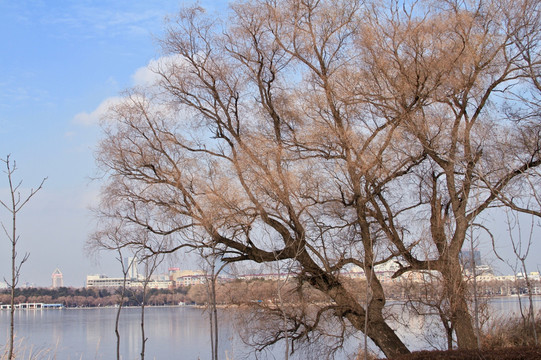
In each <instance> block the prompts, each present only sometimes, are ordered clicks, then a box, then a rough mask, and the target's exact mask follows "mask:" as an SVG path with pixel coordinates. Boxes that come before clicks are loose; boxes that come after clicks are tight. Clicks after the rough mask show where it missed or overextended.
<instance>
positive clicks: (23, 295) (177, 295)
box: [0, 287, 190, 307]
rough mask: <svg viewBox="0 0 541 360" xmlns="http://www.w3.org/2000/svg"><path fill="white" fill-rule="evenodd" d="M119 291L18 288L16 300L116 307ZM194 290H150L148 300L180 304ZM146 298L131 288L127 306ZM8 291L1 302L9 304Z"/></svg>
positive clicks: (156, 302)
mask: <svg viewBox="0 0 541 360" xmlns="http://www.w3.org/2000/svg"><path fill="white" fill-rule="evenodd" d="M119 290H120V289H116V290H112V291H111V290H107V289H92V288H71V287H60V288H57V289H51V288H21V289H15V303H16V304H18V303H48V304H52V303H54V304H63V305H64V306H66V307H95V306H112V305H115V304H118V301H119V295H118V294H119ZM189 290H190V289H189V288H188V287H186V288H178V289H172V290H169V289H165V290H162V289H150V290H148V291H147V295H146V299H147V300H146V303H147V304H149V305H177V304H178V303H179V302H185V301H188V299H187V298H186V294H187V292H188V291H189ZM142 299H143V294H142V292H141V291H131V290H128V291H127V297H126V301H125V302H124V304H125V305H129V306H137V305H140V304H141V302H142ZM9 303H10V294H9V291H8V290H4V291H2V292H1V293H0V304H9Z"/></svg>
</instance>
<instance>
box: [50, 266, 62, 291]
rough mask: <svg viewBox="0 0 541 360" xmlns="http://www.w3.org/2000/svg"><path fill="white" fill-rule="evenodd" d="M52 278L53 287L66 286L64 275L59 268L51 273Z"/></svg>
mask: <svg viewBox="0 0 541 360" xmlns="http://www.w3.org/2000/svg"><path fill="white" fill-rule="evenodd" d="M51 279H52V282H53V285H52V288H53V289H57V288H59V287H62V286H64V276H63V275H62V273H61V272H60V270H59V269H58V268H56V269H55V271H53V274H52V275H51Z"/></svg>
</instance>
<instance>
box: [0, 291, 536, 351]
mask: <svg viewBox="0 0 541 360" xmlns="http://www.w3.org/2000/svg"><path fill="white" fill-rule="evenodd" d="M523 305H526V302H524V303H523ZM491 306H492V308H493V309H494V314H504V315H505V314H507V315H511V314H513V313H514V314H519V307H518V301H517V298H516V297H512V298H499V299H493V300H491ZM535 307H536V310H539V309H540V308H541V298H536V299H535ZM115 314H116V309H114V308H93V309H63V310H34V311H17V312H16V313H15V326H16V334H17V337H18V338H19V339H20V341H22V344H23V348H24V349H25V356H24V358H25V359H26V358H28V357H29V354H30V353H33V354H36V353H39V352H40V351H41V352H45V351H49V355H46V356H45V355H42V356H38V357H37V358H38V359H71V360H80V359H82V360H86V359H112V358H114V356H115V354H116V352H115V351H116V350H115V349H116V337H115V334H114V322H115ZM230 315H231V311H229V312H228V311H222V312H221V315H220V332H221V333H220V339H219V340H220V359H234V360H239V359H244V358H248V359H252V358H254V357H255V356H254V354H253V353H250V352H249V350H250V349H249V348H247V347H246V346H245V345H244V344H243V343H242V342H241V341H240V339H239V338H238V336H237V335H236V331H235V329H234V325H233V323H234V322H233V320H232V319H231V316H230ZM411 320H413V321H412V322H411V323H410V326H412V327H415V326H416V325H415V324H416V323H417V321H415V320H414V319H411ZM418 325H419V326H420V327H422V326H423V325H422V323H420V322H419V324H418ZM8 326H9V313H8V312H7V311H0V331H2V332H3V334H2V333H0V336H2V335H3V336H2V337H1V339H6V338H7V336H8V331H9V330H8ZM208 326H209V325H208V319H207V316H206V314H204V313H203V312H202V310H200V309H195V308H187V307H163V308H161V307H154V308H147V309H146V310H145V332H146V336H147V338H148V341H147V343H146V351H145V358H146V359H194V360H197V359H201V360H204V359H209V358H210V340H209V330H208ZM398 328H399V329H398V333H399V334H400V335H401V337H402V338H403V339H404V341H405V342H406V343H407V344H408V346H410V348H412V350H417V349H420V348H424V347H426V344H423V343H422V342H419V338H417V337H415V336H412V334H411V332H410V331H411V328H410V330H408V331H401V330H405V329H400V326H398ZM120 332H121V354H122V358H123V359H125V360H128V359H137V358H139V353H140V351H141V350H140V349H141V335H140V333H141V329H140V309H137V308H125V309H123V310H122V315H121V321H120ZM408 333H409V339H408V335H406V334H408ZM4 334H5V335H4ZM0 345H4V344H3V342H0ZM51 354H52V355H51ZM266 355H267V358H271V359H273V358H276V359H281V358H283V356H282V351H281V350H276V353H275V354H266ZM263 357H264V356H263ZM295 358H297V359H302V358H303V357H302V354H299V355H297V356H295V357H292V359H295ZM346 358H347V357H345V356H344V359H346Z"/></svg>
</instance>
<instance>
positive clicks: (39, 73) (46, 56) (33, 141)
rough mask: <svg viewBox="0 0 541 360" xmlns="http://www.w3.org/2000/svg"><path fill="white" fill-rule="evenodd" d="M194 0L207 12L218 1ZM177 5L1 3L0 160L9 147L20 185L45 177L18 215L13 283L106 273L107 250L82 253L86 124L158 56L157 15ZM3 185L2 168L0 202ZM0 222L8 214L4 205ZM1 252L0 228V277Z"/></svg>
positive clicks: (110, 267) (95, 186)
mask: <svg viewBox="0 0 541 360" xmlns="http://www.w3.org/2000/svg"><path fill="white" fill-rule="evenodd" d="M200 3H201V4H202V5H203V6H205V7H206V8H207V9H208V10H209V11H216V10H217V9H223V8H224V7H225V5H226V3H225V1H214V2H213V1H200ZM186 4H190V3H186ZM181 5H182V2H179V1H168V0H162V1H137V0H135V1H134V0H130V1H124V0H122V1H118V0H116V1H79V0H77V1H75V0H74V1H56V0H55V1H25V0H22V1H4V0H0V43H1V44H2V45H1V48H0V49H1V50H0V51H1V53H0V157H1V158H5V157H6V155H7V154H11V158H12V159H13V160H16V161H17V166H18V168H19V170H18V171H17V173H16V174H15V176H16V178H17V179H22V180H23V188H24V187H28V188H29V187H32V186H36V185H37V184H39V182H40V181H41V179H42V178H43V177H48V180H47V182H46V184H45V187H44V189H43V190H42V191H41V192H40V193H39V194H38V195H37V196H36V197H35V199H33V200H32V201H31V202H30V203H29V204H28V205H27V207H26V208H25V209H23V210H22V211H21V212H20V213H19V220H18V229H19V233H20V235H21V240H20V243H19V244H20V251H19V253H20V254H22V253H23V252H25V251H29V252H30V259H29V261H28V263H26V264H25V266H24V267H23V270H22V275H21V281H22V282H30V283H34V284H36V285H38V286H49V285H50V282H51V278H50V277H51V274H52V272H53V271H54V270H55V268H56V267H59V268H60V270H61V271H62V272H63V273H64V281H65V284H66V285H72V286H82V285H83V284H84V280H85V276H86V274H88V273H108V274H109V275H114V273H115V271H116V263H115V262H114V260H112V256H104V257H102V258H101V260H100V263H99V264H97V263H96V262H95V261H94V260H93V259H89V258H88V257H87V256H86V255H85V253H84V250H83V246H84V242H85V240H86V238H87V237H88V234H89V233H90V232H91V231H92V228H93V225H92V215H91V214H90V212H89V211H88V208H89V206H91V205H92V204H93V203H95V201H96V195H97V193H98V191H99V182H97V181H91V180H90V179H91V178H92V177H93V176H94V175H95V174H96V169H95V164H94V159H93V151H94V148H95V145H96V143H97V141H98V139H99V127H98V126H97V125H96V123H95V121H96V120H97V116H99V112H100V110H101V109H103V108H104V105H103V102H104V101H105V100H106V99H108V98H111V97H114V96H118V94H119V93H120V92H121V91H122V90H123V89H125V88H127V87H130V86H132V85H134V84H135V83H137V81H138V80H137V76H135V74H139V75H140V74H141V72H142V70H143V69H144V68H145V66H146V65H147V64H148V63H149V62H150V61H151V60H152V59H156V58H158V57H159V56H160V50H159V46H158V44H157V42H156V38H158V37H159V36H160V34H161V32H162V30H163V27H164V18H165V16H167V15H173V14H174V13H175V12H176V11H178V9H179V8H180V6H181ZM143 73H144V71H143ZM100 105H101V107H100ZM6 185H7V183H6V180H5V174H3V173H2V178H0V196H2V199H6V195H7V192H6ZM23 194H24V191H23ZM0 219H1V220H2V221H3V222H4V223H6V221H8V220H9V219H6V214H5V213H4V212H2V213H0ZM8 251H9V246H8V244H7V239H5V237H4V234H1V235H0V254H2V257H3V259H1V260H0V276H3V277H7V276H8V275H9V266H8V265H9V257H8ZM1 280H2V279H1V278H0V281H1Z"/></svg>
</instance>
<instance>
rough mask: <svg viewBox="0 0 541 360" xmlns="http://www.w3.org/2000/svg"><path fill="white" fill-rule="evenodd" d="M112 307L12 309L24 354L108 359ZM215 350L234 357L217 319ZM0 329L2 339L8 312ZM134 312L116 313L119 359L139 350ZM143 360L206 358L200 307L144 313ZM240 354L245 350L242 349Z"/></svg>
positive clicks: (230, 333) (229, 336)
mask: <svg viewBox="0 0 541 360" xmlns="http://www.w3.org/2000/svg"><path fill="white" fill-rule="evenodd" d="M115 314H116V309H114V308H94V309H63V310H33V311H16V312H15V317H16V318H15V327H16V334H17V336H18V338H22V339H23V344H24V346H25V347H26V353H27V354H28V353H29V352H30V350H29V349H28V348H29V347H30V346H32V350H31V351H32V352H33V353H37V352H39V351H42V352H43V351H45V350H48V349H51V348H52V349H53V350H52V352H54V354H55V355H56V357H55V358H57V359H83V360H84V359H112V358H113V357H114V356H115V354H116V336H115V334H114V326H115ZM222 323H223V324H222V326H221V334H220V339H219V340H220V350H221V352H223V356H222V358H223V359H226V355H227V356H228V357H229V358H233V357H234V358H240V357H241V356H240V355H241V354H240V352H239V354H236V353H235V351H236V350H240V349H236V346H242V343H241V342H240V341H239V340H238V338H237V337H235V336H234V334H235V332H234V330H233V327H232V325H231V322H230V321H227V319H225V318H224V316H223V315H222ZM0 326H1V328H2V329H3V331H4V332H5V334H6V335H5V337H3V339H5V338H7V334H8V331H9V330H8V327H9V313H8V312H7V311H2V312H0ZM140 330H141V328H140V309H137V308H125V309H123V310H122V313H121V321H120V334H121V342H120V344H121V354H122V355H123V359H136V358H138V357H139V353H140V351H141V331H140ZM145 334H146V337H147V338H148V341H147V342H146V351H145V358H147V359H208V358H210V341H209V330H208V320H207V317H206V315H205V314H203V313H202V311H201V310H200V309H193V308H182V307H164V308H146V309H145ZM243 350H244V351H243V353H244V352H246V349H245V348H243Z"/></svg>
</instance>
